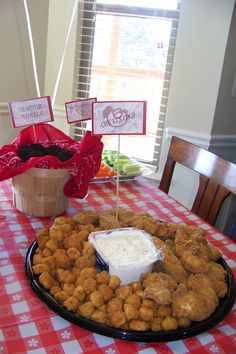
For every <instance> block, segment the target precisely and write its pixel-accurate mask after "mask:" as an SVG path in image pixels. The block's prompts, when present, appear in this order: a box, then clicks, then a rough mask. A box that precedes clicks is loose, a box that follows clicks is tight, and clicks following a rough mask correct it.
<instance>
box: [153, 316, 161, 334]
mask: <svg viewBox="0 0 236 354" xmlns="http://www.w3.org/2000/svg"><path fill="white" fill-rule="evenodd" d="M161 322H162V318H160V317H155V318H154V319H153V320H152V321H151V330H152V331H153V332H159V331H162V326H161Z"/></svg>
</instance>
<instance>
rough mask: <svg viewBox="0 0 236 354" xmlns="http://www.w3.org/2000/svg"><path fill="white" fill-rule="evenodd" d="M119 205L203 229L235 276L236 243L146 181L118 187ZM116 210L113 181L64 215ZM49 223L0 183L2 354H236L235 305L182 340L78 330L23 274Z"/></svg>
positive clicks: (95, 187) (99, 186) (73, 201)
mask: <svg viewBox="0 0 236 354" xmlns="http://www.w3.org/2000/svg"><path fill="white" fill-rule="evenodd" d="M119 206H121V207H123V208H126V209H130V210H133V211H139V212H141V211H148V212H149V213H150V214H151V215H153V216H154V217H156V218H158V219H161V220H166V221H171V222H175V223H186V224H191V225H198V226H201V227H202V228H203V229H205V230H206V232H207V237H208V239H209V241H210V242H212V243H214V244H215V245H216V246H217V247H219V248H220V249H221V251H222V253H223V255H224V256H223V257H224V259H225V260H226V262H227V264H228V265H229V267H230V268H231V269H232V271H233V272H234V274H235V275H236V243H233V242H232V241H231V240H229V239H228V238H227V237H225V236H224V235H222V234H221V233H219V232H217V231H216V230H215V229H214V228H212V227H211V226H209V225H208V224H207V223H205V222H204V221H203V220H201V219H200V218H198V217H197V216H195V215H194V214H192V213H191V212H190V211H189V210H187V209H186V208H185V207H183V206H182V205H180V204H179V203H178V202H176V201H175V200H174V199H172V198H170V197H169V196H168V195H166V194H165V193H163V192H162V191H160V190H159V189H158V188H157V186H156V185H155V184H153V183H152V182H150V181H149V180H148V179H145V178H140V179H138V180H136V181H122V182H120V190H119ZM115 207H116V184H115V182H99V183H91V184H90V187H89V191H88V196H87V198H86V199H84V200H79V199H71V200H70V203H69V207H68V209H67V211H66V215H68V216H72V215H74V214H75V213H77V212H79V211H82V210H85V209H87V210H88V209H89V210H96V211H103V210H107V209H111V208H112V209H115ZM51 224H52V219H51V218H35V217H30V216H27V215H24V214H22V213H20V212H19V211H17V210H16V209H15V208H14V206H13V204H12V191H11V181H10V180H8V181H3V182H1V183H0V275H1V277H0V353H17V354H20V353H30V354H31V353H32V354H44V353H51V354H61V353H68V354H77V353H89V354H98V353H105V354H133V353H138V354H155V353H168V354H171V353H174V354H176V353H177V354H178V353H181V354H183V353H195V354H199V353H201V354H202V353H203V354H204V353H208V354H209V353H212V354H213V353H214V354H223V353H227V354H232V353H236V306H235V305H234V307H233V308H232V310H231V312H230V313H229V314H228V315H227V316H226V317H225V318H224V320H223V321H222V322H221V323H219V324H218V325H217V326H215V327H213V328H212V329H210V330H209V331H207V332H204V333H201V334H199V335H197V336H195V337H190V338H187V339H184V340H178V341H171V342H168V343H167V342H161V343H160V342H158V343H136V342H130V341H125V340H119V339H114V338H110V337H106V336H103V335H100V334H97V333H93V332H91V331H88V330H85V329H82V328H80V327H79V326H76V325H73V324H71V323H70V322H68V321H66V320H64V319H62V318H61V317H59V316H58V315H56V314H55V313H53V312H52V311H51V310H50V309H48V307H47V306H46V305H45V304H44V303H43V302H42V301H41V300H40V299H39V298H38V297H37V295H36V294H35V293H34V292H33V290H32V289H31V287H30V286H29V283H28V279H27V277H26V274H25V271H24V259H25V255H26V252H27V249H28V248H29V246H30V245H31V243H32V241H34V239H35V234H36V232H37V230H39V229H41V228H42V227H49V226H50V225H51Z"/></svg>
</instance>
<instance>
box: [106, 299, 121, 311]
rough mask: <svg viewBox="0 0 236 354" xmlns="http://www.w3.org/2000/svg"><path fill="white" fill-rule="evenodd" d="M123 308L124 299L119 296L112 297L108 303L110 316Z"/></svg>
mask: <svg viewBox="0 0 236 354" xmlns="http://www.w3.org/2000/svg"><path fill="white" fill-rule="evenodd" d="M122 308H123V300H121V299H119V298H117V297H114V298H112V299H111V300H109V301H108V303H107V312H108V314H109V316H110V315H111V314H112V313H113V312H115V311H118V310H122Z"/></svg>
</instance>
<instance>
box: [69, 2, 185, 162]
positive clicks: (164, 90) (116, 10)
mask: <svg viewBox="0 0 236 354" xmlns="http://www.w3.org/2000/svg"><path fill="white" fill-rule="evenodd" d="M178 18H179V1H178V0H143V1H142V0H97V1H95V0H91V1H88V0H87V1H82V2H80V8H79V18H78V41H77V44H78V51H77V68H76V80H75V93H74V99H83V98H88V97H91V98H92V97H97V99H98V100H99V101H103V100H105V101H109V100H146V101H147V132H146V135H141V136H138V135H134V136H124V135H122V136H121V138H120V139H121V140H120V143H121V144H120V151H121V153H124V154H126V155H128V156H133V157H135V158H137V159H138V160H140V161H143V162H145V163H149V164H153V165H155V166H157V165H158V160H159V155H160V148H161V141H162V136H163V127H164V121H165V114H166V108H167V100H168V91H169V83H170V77H171V69H172V64H173V56H174V49H175V41H176V34H177V27H178ZM72 128H73V131H72V135H73V137H74V138H75V139H78V140H80V139H81V137H82V135H83V132H84V131H85V130H87V129H91V121H86V122H81V123H77V124H75V125H74V126H73V127H72ZM102 140H103V142H104V148H105V149H114V150H116V149H117V137H116V136H109V135H108V136H107V135H106V136H104V137H103V139H102Z"/></svg>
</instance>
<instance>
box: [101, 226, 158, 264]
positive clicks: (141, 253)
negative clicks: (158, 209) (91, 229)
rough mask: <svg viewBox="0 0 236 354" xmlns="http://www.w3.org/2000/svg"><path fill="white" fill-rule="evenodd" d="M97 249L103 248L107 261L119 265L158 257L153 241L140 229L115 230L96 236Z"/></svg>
mask: <svg viewBox="0 0 236 354" xmlns="http://www.w3.org/2000/svg"><path fill="white" fill-rule="evenodd" d="M96 245H97V249H99V250H101V251H102V253H103V255H104V256H105V257H106V259H107V261H109V262H110V263H112V264H117V265H127V264H130V263H135V262H137V263H139V262H143V261H144V262H145V261H150V262H151V261H152V260H153V259H154V260H155V259H156V258H157V252H156V249H155V246H153V245H152V241H151V240H150V239H149V238H147V236H145V233H143V232H142V231H139V230H122V231H114V232H111V233H108V234H105V233H104V234H100V235H99V236H98V237H96Z"/></svg>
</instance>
